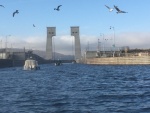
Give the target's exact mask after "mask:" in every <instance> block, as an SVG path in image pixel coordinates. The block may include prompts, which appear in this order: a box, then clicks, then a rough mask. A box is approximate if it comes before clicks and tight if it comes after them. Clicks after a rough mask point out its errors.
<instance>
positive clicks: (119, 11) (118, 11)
mask: <svg viewBox="0 0 150 113" xmlns="http://www.w3.org/2000/svg"><path fill="white" fill-rule="evenodd" d="M105 6H106V7H107V8H108V9H109V11H110V12H112V11H113V10H114V8H115V9H116V10H117V12H116V13H117V14H118V13H128V12H125V11H122V10H120V9H119V8H118V6H115V5H114V8H110V7H109V6H107V5H105Z"/></svg>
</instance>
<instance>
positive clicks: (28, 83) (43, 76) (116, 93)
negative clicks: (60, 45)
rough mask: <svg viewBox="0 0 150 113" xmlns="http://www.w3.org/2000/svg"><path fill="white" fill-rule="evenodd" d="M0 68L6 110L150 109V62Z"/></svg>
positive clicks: (120, 112) (0, 110) (0, 97)
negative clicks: (146, 63)
mask: <svg viewBox="0 0 150 113" xmlns="http://www.w3.org/2000/svg"><path fill="white" fill-rule="evenodd" d="M40 66H41V70H38V71H23V70H22V67H17V68H4V69H0V113H116V112H117V113H148V112H150V66H149V65H145V66H143V65H142V66H139V65H137V66H106V65H105V66H95V65H82V64H64V65H62V66H54V65H52V64H49V65H40Z"/></svg>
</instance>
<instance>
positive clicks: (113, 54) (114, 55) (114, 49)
mask: <svg viewBox="0 0 150 113" xmlns="http://www.w3.org/2000/svg"><path fill="white" fill-rule="evenodd" d="M110 29H113V31H114V44H113V45H112V46H113V47H114V53H113V57H114V56H115V49H116V45H115V27H112V26H110Z"/></svg>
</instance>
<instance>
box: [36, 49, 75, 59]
mask: <svg viewBox="0 0 150 113" xmlns="http://www.w3.org/2000/svg"><path fill="white" fill-rule="evenodd" d="M33 53H34V54H37V55H38V56H40V57H42V58H44V59H45V58H46V51H40V50H33ZM53 57H54V59H55V60H57V59H61V60H74V56H72V55H64V54H60V53H56V52H55V53H53Z"/></svg>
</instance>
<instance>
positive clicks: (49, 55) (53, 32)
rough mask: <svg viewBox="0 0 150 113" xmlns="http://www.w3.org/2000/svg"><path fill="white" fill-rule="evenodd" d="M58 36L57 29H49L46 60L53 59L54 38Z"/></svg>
mask: <svg viewBox="0 0 150 113" xmlns="http://www.w3.org/2000/svg"><path fill="white" fill-rule="evenodd" d="M53 36H56V27H47V41H46V59H47V60H51V59H52V58H53V48H52V47H53V46H52V37H53Z"/></svg>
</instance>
